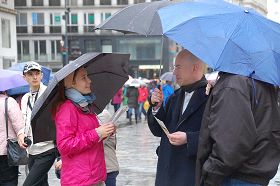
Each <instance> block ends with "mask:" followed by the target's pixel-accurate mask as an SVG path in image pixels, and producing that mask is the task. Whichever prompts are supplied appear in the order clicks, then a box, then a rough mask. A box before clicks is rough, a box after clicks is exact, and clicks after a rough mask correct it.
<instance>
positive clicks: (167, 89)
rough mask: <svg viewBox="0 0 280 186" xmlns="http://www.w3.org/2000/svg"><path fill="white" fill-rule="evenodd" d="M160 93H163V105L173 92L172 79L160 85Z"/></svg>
mask: <svg viewBox="0 0 280 186" xmlns="http://www.w3.org/2000/svg"><path fill="white" fill-rule="evenodd" d="M162 93H163V106H165V104H166V100H167V98H168V97H169V96H171V95H172V94H173V93H174V88H173V86H172V81H165V84H164V85H163V86H162Z"/></svg>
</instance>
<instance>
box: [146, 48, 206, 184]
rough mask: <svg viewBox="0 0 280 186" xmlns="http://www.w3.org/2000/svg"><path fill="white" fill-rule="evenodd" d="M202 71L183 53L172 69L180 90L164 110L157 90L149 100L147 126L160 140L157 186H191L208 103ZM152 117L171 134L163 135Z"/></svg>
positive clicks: (202, 68)
mask: <svg viewBox="0 0 280 186" xmlns="http://www.w3.org/2000/svg"><path fill="white" fill-rule="evenodd" d="M203 71H204V64H203V63H202V61H201V60H199V59H198V58H197V57H195V56H194V55H193V54H192V53H190V52H189V51H187V50H182V51H181V52H179V54H178V55H177V57H176V61H175V69H174V74H175V76H176V81H177V83H178V84H179V85H180V89H178V90H177V91H175V93H174V94H173V95H171V96H169V97H168V99H167V101H166V105H165V106H163V104H162V102H163V96H162V92H161V91H160V90H159V89H155V91H154V93H153V94H152V96H151V104H152V105H153V106H152V107H150V108H149V110H148V125H149V128H150V130H151V132H152V133H153V135H155V136H157V137H161V142H160V146H159V148H158V149H157V154H158V164H157V173H156V183H155V185H156V186H172V185H174V186H194V182H195V162H196V152H197V144H198V136H199V130H200V125H201V119H202V115H203V111H204V107H205V104H206V100H207V96H206V95H205V87H206V84H207V81H206V79H205V77H204V75H203ZM155 103H157V105H155ZM154 115H155V117H157V118H158V119H160V120H161V121H163V122H164V124H165V125H166V127H167V129H168V130H169V132H170V134H167V135H166V134H165V133H164V132H163V130H162V129H161V127H160V126H159V124H158V123H157V121H156V120H155V118H154Z"/></svg>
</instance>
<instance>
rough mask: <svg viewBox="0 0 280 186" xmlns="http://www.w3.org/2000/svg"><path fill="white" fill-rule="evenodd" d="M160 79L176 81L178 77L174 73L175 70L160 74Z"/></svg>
mask: <svg viewBox="0 0 280 186" xmlns="http://www.w3.org/2000/svg"><path fill="white" fill-rule="evenodd" d="M160 79H161V80H164V81H171V82H175V81H176V77H175V75H174V74H173V72H165V73H164V74H162V75H161V76H160Z"/></svg>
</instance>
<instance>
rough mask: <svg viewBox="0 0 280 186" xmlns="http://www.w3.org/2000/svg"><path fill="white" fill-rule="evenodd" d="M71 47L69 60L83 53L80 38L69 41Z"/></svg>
mask: <svg viewBox="0 0 280 186" xmlns="http://www.w3.org/2000/svg"><path fill="white" fill-rule="evenodd" d="M69 48H70V50H69V51H70V54H69V60H75V59H77V58H78V57H79V56H80V55H81V54H82V53H81V50H80V45H79V41H78V40H71V41H69Z"/></svg>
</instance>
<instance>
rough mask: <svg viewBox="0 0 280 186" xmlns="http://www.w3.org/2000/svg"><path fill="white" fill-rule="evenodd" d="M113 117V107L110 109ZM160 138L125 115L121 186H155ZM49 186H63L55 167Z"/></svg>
mask: <svg viewBox="0 0 280 186" xmlns="http://www.w3.org/2000/svg"><path fill="white" fill-rule="evenodd" d="M109 111H110V112H111V113H112V107H110V108H109ZM158 144H159V138H156V137H154V136H153V135H152V134H151V133H150V131H149V128H148V125H147V122H146V121H143V120H142V121H141V122H139V123H138V124H135V122H134V121H133V122H132V125H129V124H128V120H127V119H126V116H125V114H124V115H123V116H121V118H120V119H119V127H118V130H117V157H118V161H119V165H120V174H119V175H118V177H117V186H143V185H144V186H153V185H154V181H155V172H156V162H157V156H156V154H155V149H156V147H157V146H158ZM20 172H21V173H22V175H21V176H19V185H22V183H23V181H24V179H25V171H24V166H21V167H20ZM49 185H50V186H59V185H60V182H59V179H57V178H56V176H55V173H54V167H52V169H51V170H50V171H49ZM269 186H280V167H279V171H278V173H277V175H276V176H275V178H273V179H272V180H271V182H270V184H269Z"/></svg>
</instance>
